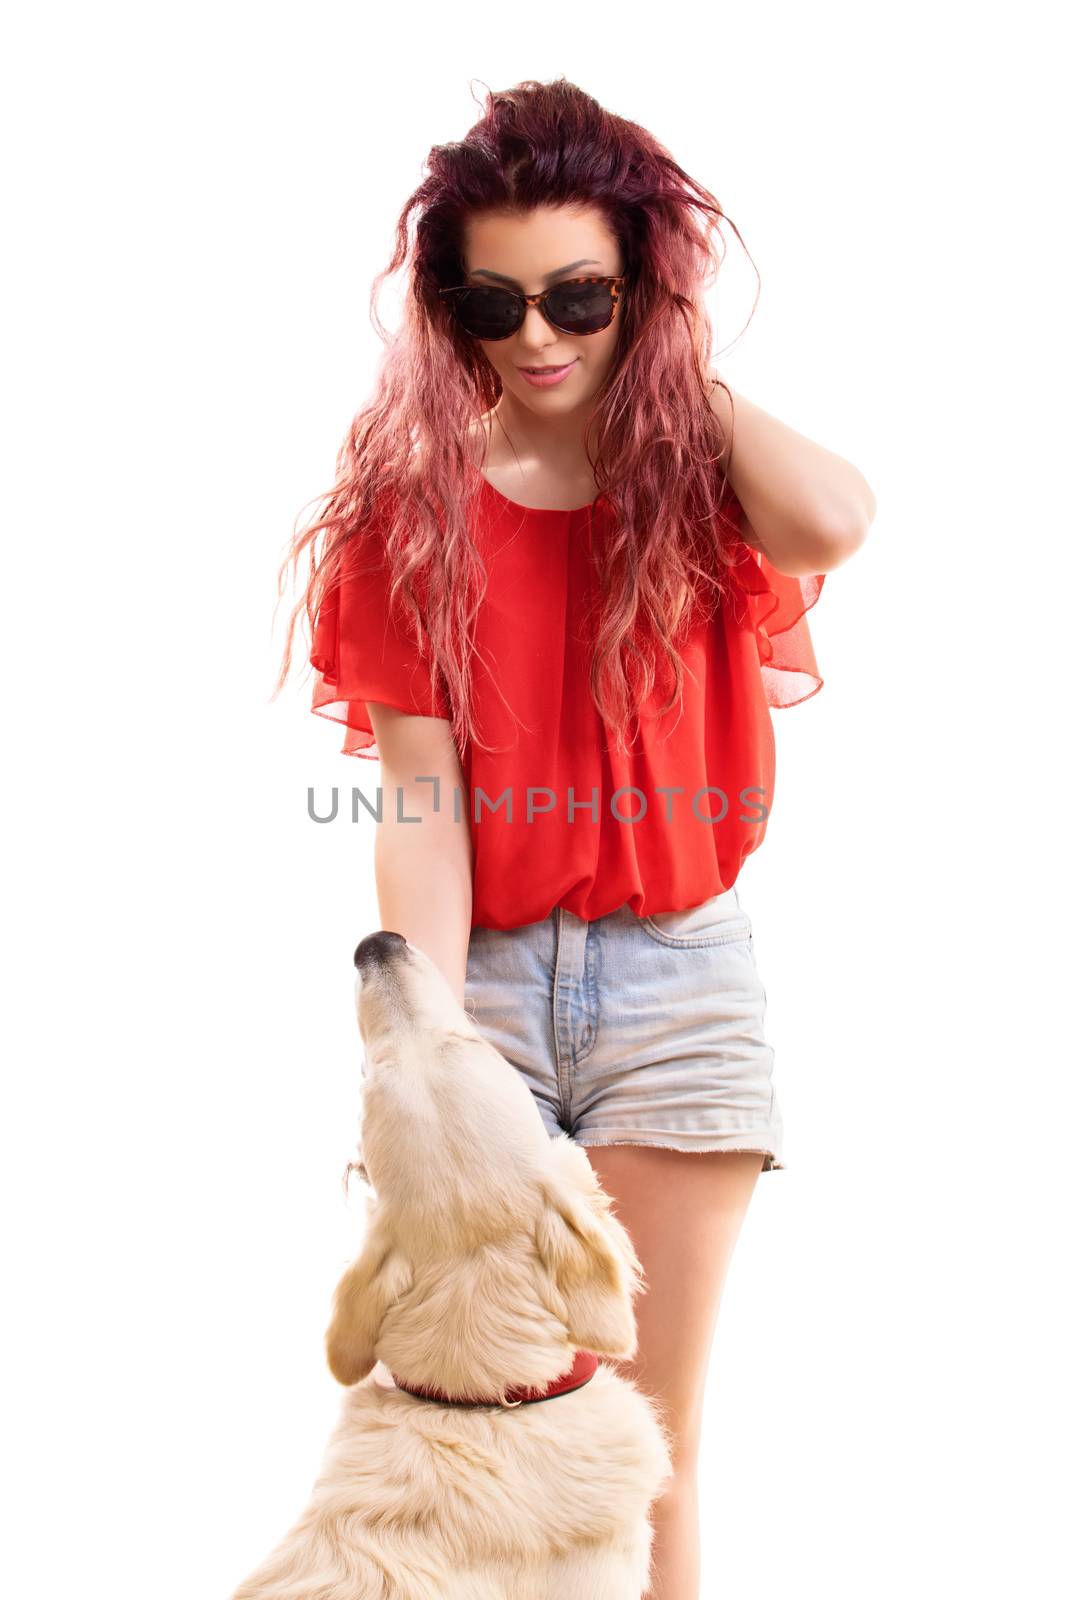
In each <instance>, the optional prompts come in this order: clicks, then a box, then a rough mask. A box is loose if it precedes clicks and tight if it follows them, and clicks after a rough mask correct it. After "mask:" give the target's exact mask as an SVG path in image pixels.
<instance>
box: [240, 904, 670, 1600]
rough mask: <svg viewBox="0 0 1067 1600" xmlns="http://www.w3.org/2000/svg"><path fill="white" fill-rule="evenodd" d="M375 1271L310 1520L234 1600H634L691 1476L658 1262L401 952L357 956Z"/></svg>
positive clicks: (509, 1073) (356, 1282)
mask: <svg viewBox="0 0 1067 1600" xmlns="http://www.w3.org/2000/svg"><path fill="white" fill-rule="evenodd" d="M355 959H356V967H357V971H358V975H359V976H358V982H357V1004H358V1017H359V1031H360V1034H361V1037H362V1039H363V1044H364V1047H365V1055H364V1063H363V1068H364V1079H363V1104H362V1135H361V1150H360V1152H359V1154H360V1161H359V1162H357V1163H355V1165H356V1167H357V1170H358V1171H359V1173H360V1175H361V1177H362V1178H363V1180H364V1181H365V1183H366V1185H367V1188H368V1191H369V1192H370V1198H369V1200H368V1205H367V1226H366V1230H365V1236H364V1239H363V1247H362V1250H361V1252H360V1254H359V1257H358V1259H357V1260H356V1261H354V1262H353V1263H352V1264H351V1265H350V1266H349V1267H348V1269H347V1271H346V1272H345V1273H344V1275H343V1277H342V1278H341V1281H340V1283H339V1284H338V1286H337V1289H336V1291H335V1294H334V1299H333V1308H332V1320H331V1321H330V1325H329V1329H328V1331H327V1334H326V1357H327V1361H328V1363H329V1367H330V1371H331V1372H332V1373H333V1375H334V1377H335V1378H336V1379H337V1381H338V1382H339V1383H341V1384H343V1385H345V1388H346V1390H347V1392H346V1394H345V1395H344V1396H343V1398H342V1402H341V1410H340V1416H339V1420H338V1423H337V1426H336V1428H335V1431H334V1433H333V1436H332V1437H331V1439H330V1441H329V1444H328V1446H327V1449H326V1455H325V1459H324V1461H323V1464H322V1468H321V1471H320V1474H319V1477H318V1479H317V1481H316V1482H315V1485H314V1488H313V1490H312V1494H311V1499H310V1502H309V1504H308V1506H307V1509H306V1510H305V1511H304V1513H303V1515H302V1516H301V1517H300V1519H299V1521H298V1522H297V1523H296V1524H295V1526H294V1527H293V1528H292V1529H291V1530H290V1532H289V1533H288V1534H287V1535H286V1536H285V1537H284V1539H283V1540H282V1541H281V1543H280V1544H279V1545H278V1546H277V1548H276V1549H275V1550H274V1551H273V1552H272V1554H271V1555H270V1556H268V1557H267V1559H266V1560H265V1561H264V1562H263V1563H262V1565H261V1566H260V1567H259V1568H258V1569H257V1570H256V1571H255V1572H254V1573H253V1574H252V1576H251V1577H249V1578H247V1579H246V1580H245V1581H244V1582H243V1583H242V1584H241V1586H240V1588H239V1589H237V1590H236V1592H235V1594H234V1595H233V1597H232V1600H639V1596H640V1595H641V1594H642V1593H643V1592H644V1590H645V1588H646V1586H647V1584H648V1580H649V1575H650V1572H651V1551H652V1527H651V1521H650V1516H649V1512H650V1508H651V1505H652V1502H653V1501H654V1500H655V1499H656V1498H657V1497H658V1495H659V1494H660V1493H661V1492H662V1491H663V1489H664V1487H665V1486H666V1484H667V1482H668V1481H669V1479H670V1477H671V1475H672V1467H671V1446H672V1444H673V1440H672V1439H671V1437H670V1433H669V1429H668V1427H667V1425H666V1419H665V1407H664V1406H663V1405H662V1404H661V1402H660V1401H659V1400H658V1398H656V1397H651V1396H647V1395H645V1394H643V1393H642V1392H641V1391H640V1390H639V1389H638V1388H637V1387H636V1385H635V1384H634V1383H632V1382H631V1381H630V1380H629V1379H626V1378H624V1377H622V1376H621V1375H620V1374H619V1373H617V1372H615V1371H614V1370H612V1368H611V1367H610V1366H609V1365H605V1364H604V1363H602V1362H600V1361H599V1359H598V1358H599V1357H600V1356H605V1357H615V1358H617V1359H620V1360H626V1359H629V1358H630V1357H632V1356H633V1355H634V1354H635V1352H636V1348H637V1327H636V1322H635V1319H634V1314H633V1300H634V1296H635V1295H636V1294H638V1293H643V1292H645V1289H646V1284H645V1281H644V1278H643V1274H642V1269H641V1265H640V1262H639V1261H638V1259H637V1256H636V1253H635V1251H634V1248H633V1244H632V1242H631V1240H630V1237H629V1235H628V1233H627V1232H626V1230H625V1229H624V1228H623V1226H622V1224H621V1223H620V1222H619V1221H618V1219H617V1218H616V1217H615V1216H614V1214H613V1213H612V1210H611V1202H610V1200H609V1198H608V1196H607V1195H605V1193H604V1191H603V1190H602V1189H601V1187H600V1185H599V1183H598V1181H597V1178H596V1174H595V1172H594V1170H593V1168H592V1166H591V1165H590V1162H589V1160H588V1158H587V1156H586V1155H585V1152H584V1151H583V1150H582V1148H581V1146H580V1145H578V1144H575V1143H574V1141H573V1140H572V1139H570V1138H569V1137H568V1136H567V1135H562V1136H560V1137H558V1138H555V1139H553V1138H551V1137H550V1136H549V1134H548V1133H547V1131H546V1129H545V1126H544V1123H543V1122H542V1120H541V1114H540V1112H539V1111H538V1109H537V1105H536V1102H535V1100H534V1098H533V1095H532V1094H531V1093H530V1091H529V1089H528V1088H527V1086H526V1084H525V1083H524V1082H523V1080H522V1078H521V1077H520V1075H519V1073H518V1072H517V1071H516V1070H515V1069H514V1068H513V1067H512V1066H511V1065H510V1063H509V1062H508V1061H506V1060H505V1059H504V1057H503V1056H502V1055H500V1054H499V1052H498V1051H497V1050H495V1049H494V1048H493V1047H492V1045H490V1044H489V1043H488V1041H487V1040H486V1039H485V1038H483V1037H482V1036H481V1035H480V1033H479V1031H478V1029H477V1027H476V1026H475V1024H474V1022H473V1020H472V1019H471V1017H470V1016H469V1015H468V1014H467V1012H466V1011H465V1010H464V1008H463V1007H462V1006H461V1005H460V1004H459V1003H458V1001H457V1000H456V997H455V995H454V994H453V992H452V989H451V987H450V986H449V984H448V983H447V982H446V981H445V979H444V977H443V976H442V974H441V972H440V971H439V970H438V968H437V966H436V965H435V963H434V962H433V961H431V960H430V958H429V957H428V956H427V955H425V954H424V953H423V952H422V951H421V950H419V949H417V948H416V947H415V946H414V945H411V944H409V943H408V942H407V941H406V940H405V939H403V938H402V937H401V936H400V935H399V934H397V933H390V932H387V931H382V932H378V933H373V934H370V935H368V937H367V938H365V939H363V940H362V941H361V943H360V944H359V947H358V948H357V950H356V957H355Z"/></svg>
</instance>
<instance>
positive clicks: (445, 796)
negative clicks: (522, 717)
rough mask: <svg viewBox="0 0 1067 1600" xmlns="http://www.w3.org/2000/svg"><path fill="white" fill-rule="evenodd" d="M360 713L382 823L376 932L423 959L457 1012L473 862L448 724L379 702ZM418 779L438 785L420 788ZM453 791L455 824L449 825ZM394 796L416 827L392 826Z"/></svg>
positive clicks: (464, 967) (376, 870)
mask: <svg viewBox="0 0 1067 1600" xmlns="http://www.w3.org/2000/svg"><path fill="white" fill-rule="evenodd" d="M367 710H368V713H369V715H370V721H371V727H372V728H373V729H374V737H375V740H376V742H377V745H378V749H379V751H380V753H381V764H382V821H381V823H380V824H379V826H378V828H377V831H376V835H375V840H374V873H375V881H376V884H377V890H378V913H379V916H380V917H381V926H382V927H383V928H388V929H390V930H391V931H392V932H393V933H401V934H403V936H404V938H405V939H407V940H409V941H410V943H412V944H414V945H418V947H419V949H420V950H423V951H425V953H426V954H427V955H428V956H429V957H430V959H431V960H432V961H434V962H436V964H437V966H438V967H439V968H440V969H441V972H442V973H443V974H444V976H445V978H446V979H447V980H448V982H449V983H450V984H451V985H452V989H453V992H454V993H455V994H456V995H457V996H458V998H459V1003H460V1005H463V1004H464V1001H465V995H466V981H467V946H468V944H469V941H470V931H471V911H472V896H471V871H472V854H471V837H470V823H469V820H468V818H467V808H466V792H465V785H464V781H463V770H462V767H461V765H460V761H459V756H458V754H457V752H456V746H455V743H454V742H453V739H452V729H451V724H450V723H449V720H448V718H447V717H417V716H413V715H411V714H410V713H408V712H405V711H399V710H397V709H396V707H395V706H389V705H384V704H382V703H381V702H380V701H369V702H368V705H367ZM420 778H424V779H425V778H437V779H439V780H440V781H439V783H438V784H436V785H435V784H433V783H426V782H423V783H420V782H418V779H420ZM457 789H458V790H459V792H460V796H461V803H460V807H459V809H460V821H459V822H456V821H454V820H453V819H454V817H455V810H456V808H455V801H454V792H455V790H457ZM435 792H436V794H437V797H438V809H437V810H436V811H435V810H434V796H435ZM398 794H399V796H400V799H401V801H402V805H403V810H402V813H401V814H402V815H403V816H404V817H405V818H407V819H410V818H412V817H417V818H418V819H419V820H418V821H417V822H412V821H410V820H407V821H403V822H401V821H398V820H397V816H398V812H397V797H398Z"/></svg>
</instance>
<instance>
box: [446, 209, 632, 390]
mask: <svg viewBox="0 0 1067 1600" xmlns="http://www.w3.org/2000/svg"><path fill="white" fill-rule="evenodd" d="M463 262H464V268H465V277H464V282H465V283H469V284H471V285H474V284H486V285H493V284H498V285H502V286H503V287H506V288H512V289H520V290H522V291H524V292H525V293H526V294H538V293H540V291H541V290H542V289H549V288H551V287H552V284H553V282H565V281H566V279H568V278H587V277H616V276H618V275H620V274H621V272H622V253H621V251H620V249H619V246H618V244H617V243H616V241H615V236H614V234H613V233H612V232H611V230H610V229H609V228H608V226H607V224H606V222H605V221H604V219H603V217H602V216H601V215H600V213H599V212H598V211H595V210H577V209H572V208H570V207H549V206H539V207H538V208H537V209H536V210H535V211H532V212H529V213H528V214H526V215H525V216H522V217H513V216H502V215H500V214H498V213H494V212H486V213H482V214H481V215H479V216H475V217H471V218H470V219H469V221H468V223H467V226H466V228H465V230H464V236H463ZM504 280H506V282H505V281H504ZM625 293H626V285H625V284H623V285H622V286H621V293H620V297H619V302H618V305H617V307H616V310H615V315H614V317H613V318H612V320H611V322H610V323H609V324H608V326H607V327H606V328H604V329H602V330H601V332H600V333H587V334H573V333H564V332H563V330H562V329H561V328H557V327H555V326H554V324H553V323H551V322H549V321H548V319H547V318H546V317H545V316H543V315H542V312H541V310H540V308H539V307H538V308H535V307H534V306H527V307H526V318H525V321H524V322H523V323H522V324H521V325H520V327H519V329H518V331H517V332H516V333H513V334H512V335H511V336H510V338H507V339H481V340H479V341H478V342H479V345H480V347H481V349H482V351H483V352H484V354H485V358H486V360H487V361H488V362H489V363H490V365H491V366H492V367H493V368H494V369H495V370H496V372H498V373H499V374H500V381H501V383H502V384H503V386H504V393H503V395H502V396H501V399H502V400H505V401H507V402H509V403H510V404H513V405H515V406H520V407H524V408H525V409H526V410H527V411H529V412H532V413H534V414H535V415H536V416H540V417H550V416H562V415H564V414H566V413H568V412H571V411H573V410H575V409H576V408H577V407H579V406H582V405H586V406H587V405H588V403H589V402H590V401H591V400H592V399H593V398H594V396H595V395H596V393H597V391H598V390H599V388H600V387H601V385H602V383H603V382H604V380H605V379H606V378H607V376H608V374H609V373H610V371H611V367H612V363H613V360H614V355H615V347H616V345H617V343H618V339H619V325H620V318H621V317H622V316H623V314H624V307H625ZM572 361H573V362H574V366H573V367H572V368H571V370H570V372H569V373H568V374H567V376H566V377H565V378H564V379H563V380H562V382H560V383H555V384H549V385H546V386H540V385H537V384H533V383H527V381H526V379H525V378H524V377H523V375H522V372H521V371H520V368H522V367H560V366H564V365H566V364H567V363H568V362H572Z"/></svg>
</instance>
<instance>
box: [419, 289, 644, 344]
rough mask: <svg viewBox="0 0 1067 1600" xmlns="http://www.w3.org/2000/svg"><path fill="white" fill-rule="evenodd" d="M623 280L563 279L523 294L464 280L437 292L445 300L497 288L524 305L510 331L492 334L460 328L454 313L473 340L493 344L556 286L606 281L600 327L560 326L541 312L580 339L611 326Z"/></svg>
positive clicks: (506, 336) (520, 325)
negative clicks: (606, 303) (606, 305)
mask: <svg viewBox="0 0 1067 1600" xmlns="http://www.w3.org/2000/svg"><path fill="white" fill-rule="evenodd" d="M625 282H626V275H625V274H623V275H622V276H620V277H615V278H603V277H601V278H565V279H564V281H563V282H562V283H554V284H552V286H551V288H548V289H542V290H541V293H540V294H523V293H522V292H521V291H520V290H518V289H509V288H508V286H507V284H504V283H463V284H459V285H458V286H457V287H456V288H453V289H438V291H437V293H438V294H439V295H440V296H441V298H442V299H444V298H445V297H446V296H447V295H460V294H469V293H470V292H471V290H472V289H493V290H496V292H497V293H498V294H507V295H510V296H511V298H512V299H513V300H518V301H519V302H520V303H521V305H522V308H523V310H522V316H521V317H520V318H519V320H518V322H516V324H515V326H514V327H513V328H512V330H511V332H510V333H495V334H489V335H485V334H481V333H471V332H470V329H469V328H463V324H462V323H461V322H459V317H458V315H457V316H456V320H457V322H459V326H460V327H461V328H463V332H464V333H467V334H470V337H471V338H472V339H484V340H485V342H486V343H487V344H492V343H496V341H497V340H499V339H510V338H512V337H513V336H514V335H515V334H516V333H518V331H519V329H520V328H521V327H522V324H523V321H524V319H525V317H526V307H527V306H537V308H538V310H540V308H541V304H542V302H543V301H545V300H547V299H548V297H549V295H550V294H555V292H556V290H557V289H570V288H573V287H574V285H575V284H579V283H606V284H607V285H608V286H609V288H610V289H611V316H610V317H609V318H608V320H607V322H605V323H604V325H603V327H601V328H583V329H577V328H563V327H560V324H559V323H558V322H556V321H554V320H553V318H552V317H551V316H550V315H549V313H548V311H547V310H546V311H542V312H541V315H542V316H543V317H544V318H546V320H547V321H549V322H551V323H552V326H553V327H554V328H559V330H560V332H561V333H570V334H573V335H574V337H575V338H578V339H582V338H586V337H588V335H589V334H591V333H603V331H604V328H610V327H611V324H612V323H613V322H614V320H615V309H616V307H617V306H618V303H619V286H620V284H623V283H625Z"/></svg>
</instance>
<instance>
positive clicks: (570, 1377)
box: [392, 1350, 600, 1406]
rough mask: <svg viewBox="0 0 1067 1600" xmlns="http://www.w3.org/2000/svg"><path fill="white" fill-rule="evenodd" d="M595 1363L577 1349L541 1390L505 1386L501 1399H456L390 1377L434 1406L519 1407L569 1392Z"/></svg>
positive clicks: (585, 1380) (586, 1379)
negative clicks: (567, 1364)
mask: <svg viewBox="0 0 1067 1600" xmlns="http://www.w3.org/2000/svg"><path fill="white" fill-rule="evenodd" d="M599 1365H600V1358H599V1357H598V1356H595V1355H594V1354H593V1352H592V1351H591V1350H579V1351H578V1352H577V1354H576V1355H575V1357H574V1362H573V1364H572V1366H571V1367H570V1369H569V1371H567V1372H561V1373H560V1375H559V1377H558V1378H553V1380H552V1382H551V1383H550V1384H549V1386H548V1388H547V1389H546V1390H545V1391H544V1393H538V1391H537V1390H536V1389H531V1388H525V1387H522V1386H519V1385H516V1386H515V1387H513V1388H511V1389H508V1391H507V1393H506V1396H505V1398H504V1399H503V1400H468V1399H463V1400H459V1399H456V1398H455V1397H453V1396H450V1395H446V1394H443V1393H442V1391H441V1390H440V1389H417V1388H415V1387H414V1385H413V1384H410V1383H401V1381H400V1379H399V1378H398V1377H397V1376H396V1374H395V1373H394V1374H392V1378H393V1382H394V1383H395V1384H396V1386H397V1388H398V1389H403V1391H404V1393H405V1394H412V1395H414V1396H415V1398H416V1399H417V1400H433V1401H435V1402H436V1403H437V1405H446V1406H500V1405H504V1406H522V1405H533V1404H534V1403H535V1401H537V1400H551V1399H553V1398H554V1397H555V1396H556V1395H557V1394H569V1393H570V1391H571V1390H572V1389H580V1388H581V1387H582V1385H583V1384H585V1383H588V1382H589V1380H590V1378H591V1377H592V1376H593V1373H594V1372H595V1371H596V1369H597V1368H598V1367H599Z"/></svg>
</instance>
